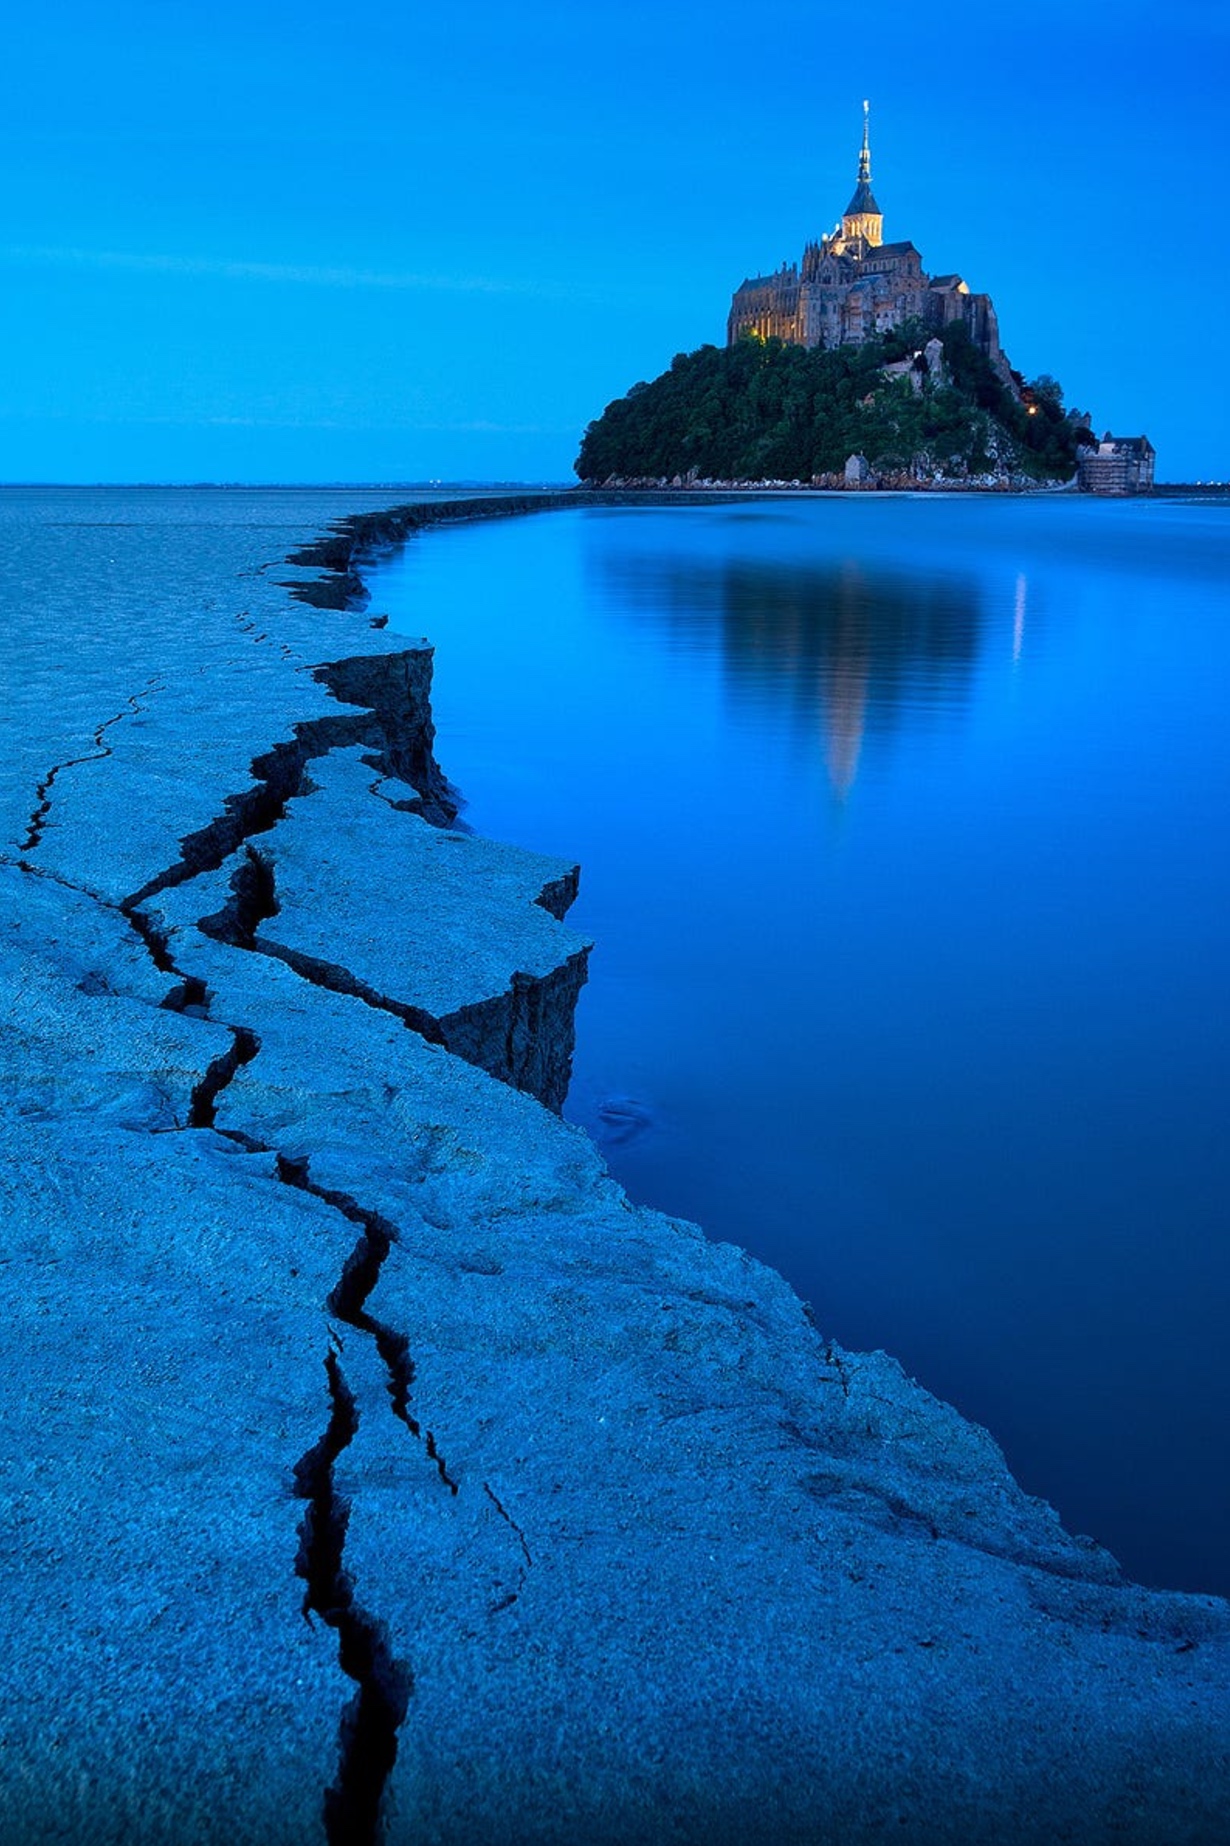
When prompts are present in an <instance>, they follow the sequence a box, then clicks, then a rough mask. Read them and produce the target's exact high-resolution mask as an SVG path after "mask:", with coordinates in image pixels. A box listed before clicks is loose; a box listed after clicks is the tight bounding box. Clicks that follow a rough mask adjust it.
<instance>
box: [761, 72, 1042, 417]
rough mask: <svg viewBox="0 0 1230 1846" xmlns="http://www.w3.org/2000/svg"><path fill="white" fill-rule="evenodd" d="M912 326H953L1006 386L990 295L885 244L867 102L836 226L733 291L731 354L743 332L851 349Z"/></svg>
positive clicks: (907, 246) (908, 250)
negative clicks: (795, 257)
mask: <svg viewBox="0 0 1230 1846" xmlns="http://www.w3.org/2000/svg"><path fill="white" fill-rule="evenodd" d="M912 319H919V320H922V321H924V322H925V323H926V325H927V326H929V327H931V328H933V329H936V330H938V329H940V328H943V327H946V326H949V325H950V324H951V323H952V322H954V321H959V322H961V323H962V324H963V325H964V326H965V327H966V328H967V329H968V331H969V334H970V337H971V339H973V341H974V343H975V345H977V346H978V347H979V348H980V349H981V350H982V351H983V352H984V353H985V354H986V356H987V358H988V359H989V360H990V361H991V363H992V364H993V365H994V367H995V369H996V371H997V372H998V373H999V375H1000V377H1001V378H1002V379H1003V381H1004V383H1005V384H1008V385H1011V376H1010V373H1009V370H1008V363H1007V361H1006V359H1005V358H1004V356H1003V353H1002V352H1001V350H1000V345H999V327H998V324H997V322H996V318H995V309H994V307H993V306H992V304H991V298H990V296H989V295H975V294H972V293H971V292H970V290H969V288H968V287H967V285H966V283H965V282H964V281H963V280H962V278H961V277H960V276H958V275H947V276H929V275H927V274H926V272H925V271H924V269H923V266H922V257H921V256H920V255H919V253H918V251H917V250H916V249H915V248H914V245H913V244H912V243H909V242H908V241H907V242H903V243H891V244H886V243H885V242H884V215H883V213H882V212H881V210H880V207H879V205H878V204H877V203H876V198H875V194H874V193H873V192H872V190H871V139H870V123H869V108H868V104H867V103H864V104H863V145H862V149H861V150H860V153H859V160H858V182H857V184H856V186H855V189H854V196H853V197H852V199H851V200H850V203H849V205H848V206H847V207H846V209H845V211H844V212H843V213H842V215H841V222H840V223H839V224H838V225H837V226H836V227H835V228H834V229H833V231H832V232H831V233H830V234H829V236H827V237H822V238H821V239H820V240H819V242H818V243H809V244H808V245H807V247H806V249H805V250H804V252H803V260H802V263H801V264H799V263H790V264H783V265H782V267H781V268H780V269H779V270H777V271H776V273H775V274H773V275H769V276H752V277H749V278H748V280H747V281H745V282H743V283H742V284H741V285H740V286H739V288H737V289H736V290H735V295H734V299H733V301H732V302H731V306H730V318H729V320H728V322H727V340H728V343H729V344H730V345H731V346H733V345H734V344H735V342H736V341H737V340H740V339H742V338H744V337H745V336H746V335H748V334H752V335H756V336H757V337H759V338H760V339H779V340H785V341H786V342H787V343H788V344H790V345H792V346H826V347H832V346H848V345H853V346H858V345H861V344H862V342H863V341H864V340H867V339H870V338H871V337H872V335H873V334H877V333H884V332H886V331H887V330H888V329H889V328H891V327H898V326H900V325H901V323H902V322H903V321H907V320H912Z"/></svg>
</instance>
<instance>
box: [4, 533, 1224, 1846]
mask: <svg viewBox="0 0 1230 1846" xmlns="http://www.w3.org/2000/svg"><path fill="white" fill-rule="evenodd" d="M556 503H567V504H572V503H573V500H572V497H571V496H558V497H556V498H555V499H549V498H548V497H547V496H543V497H528V496H527V498H526V501H525V503H524V508H522V505H521V503H519V502H515V501H508V500H505V501H503V502H500V501H495V500H480V501H477V502H474V503H470V504H469V506H467V503H461V502H454V503H449V504H448V507H447V512H444V511H442V509H441V507H440V506H439V505H438V504H437V505H436V506H433V507H431V508H429V509H427V512H426V513H423V516H422V517H420V516H419V515H420V513H421V512H422V509H413V508H410V509H398V510H397V512H396V514H395V515H388V516H386V515H379V516H367V517H365V520H362V521H349V522H347V523H346V524H345V525H344V526H343V527H342V528H340V529H339V532H338V533H335V535H334V537H332V538H329V539H326V540H324V541H321V542H320V543H321V547H322V548H323V549H321V548H317V547H311V546H309V547H304V548H301V549H300V550H299V551H298V552H297V553H296V554H295V562H296V564H297V565H298V567H299V568H300V569H303V568H304V567H305V564H307V565H311V566H312V567H313V568H315V567H324V568H327V569H328V570H329V571H330V572H331V573H332V576H331V578H330V580H329V582H328V584H327V585H326V590H327V594H326V593H325V592H323V591H322V593H321V595H319V596H314V597H313V598H312V601H311V603H310V604H309V605H307V606H305V605H304V603H303V600H302V592H303V588H304V585H303V583H299V584H298V585H297V590H298V592H299V595H298V599H296V597H295V596H292V595H288V594H287V592H286V589H285V587H284V586H283V587H279V586H278V584H277V583H276V582H274V581H272V578H273V577H274V575H275V573H276V570H277V568H279V563H278V561H279V558H280V556H281V555H284V553H270V552H269V550H268V548H267V547H266V549H265V551H264V552H263V553H262V554H261V555H259V556H256V557H253V556H250V555H249V554H248V553H246V552H243V547H244V545H245V544H247V545H248V546H251V544H252V542H253V541H251V540H250V539H246V538H245V535H244V534H243V533H242V532H237V533H232V534H230V535H229V540H228V542H229V543H230V545H231V546H232V548H235V547H238V548H239V551H240V552H243V560H244V561H243V571H242V581H243V583H244V585H245V595H246V596H247V598H248V601H247V602H246V603H245V605H244V606H243V607H242V608H238V607H235V608H232V607H231V606H230V605H229V603H227V602H226V601H225V599H224V600H223V603H222V604H221V605H219V604H218V603H217V602H215V603H214V604H213V607H212V608H204V609H202V610H199V611H198V612H197V614H196V618H195V619H194V620H193V621H192V622H190V623H185V622H184V621H183V619H182V610H177V611H168V613H167V617H166V620H165V622H164V623H163V624H162V626H161V627H159V626H158V625H157V624H156V623H155V624H152V625H151V631H150V636H149V640H148V646H147V650H146V651H147V652H148V653H150V655H151V657H150V658H149V659H148V660H147V661H144V662H142V666H143V669H144V670H143V674H142V677H141V678H140V679H138V680H137V681H136V682H135V684H134V685H133V687H132V688H131V689H130V690H129V691H128V692H125V691H124V688H123V687H122V686H121V685H120V684H119V682H118V678H117V671H118V670H117V666H116V662H115V660H114V658H111V657H108V658H102V657H101V655H99V654H97V653H95V654H91V653H90V652H89V649H88V645H87V640H86V639H85V638H83V641H82V652H81V654H80V657H79V659H78V660H77V661H76V662H75V663H74V673H75V675H76V677H77V680H78V682H79V683H80V686H81V688H82V696H81V701H80V703H81V712H80V720H79V730H80V740H79V742H74V740H73V737H72V736H71V735H70V734H69V733H68V732H67V731H66V732H65V735H64V738H63V741H62V743H61V744H58V745H57V748H58V754H57V755H55V756H54V757H53V758H52V759H51V760H49V761H48V762H47V763H46V764H45V765H43V767H42V768H41V769H40V770H39V771H38V773H37V774H34V775H33V776H32V777H31V778H30V781H29V784H28V786H27V787H26V788H25V789H24V790H23V791H21V792H20V794H19V795H17V796H15V797H14V799H13V800H12V801H11V802H10V804H9V807H8V809H7V810H6V812H8V813H9V814H10V816H11V820H10V822H9V823H8V831H9V844H8V847H7V848H6V850H5V854H4V862H3V863H2V864H0V909H2V911H3V931H2V933H0V995H2V996H3V1002H4V1009H5V1022H6V1027H7V1030H6V1034H5V1037H4V1040H3V1051H2V1052H0V1084H2V1086H3V1094H4V1098H5V1110H4V1116H3V1135H4V1141H5V1153H6V1156H7V1157H8V1165H7V1168H6V1177H5V1182H4V1184H5V1195H4V1196H5V1232H4V1238H5V1242H4V1247H3V1249H2V1250H0V1256H3V1257H4V1259H5V1260H4V1261H3V1262H2V1263H0V1288H2V1289H3V1291H4V1297H5V1313H6V1319H7V1324H8V1325H9V1328H10V1333H11V1338H12V1340H13V1342H14V1346H13V1350H14V1351H15V1352H16V1353H18V1354H19V1355H20V1363H19V1364H18V1365H15V1366H13V1367H12V1368H11V1377H10V1383H9V1402H8V1408H7V1413H6V1418H5V1421H4V1424H3V1443H4V1448H3V1450H2V1451H0V1454H2V1481H3V1491H4V1493H5V1495H6V1504H7V1507H8V1508H9V1510H10V1514H11V1520H10V1525H11V1529H12V1530H14V1531H15V1532H16V1533H17V1534H18V1542H19V1545H20V1552H19V1554H18V1558H17V1560H16V1561H15V1563H14V1570H15V1571H16V1570H17V1569H18V1568H20V1573H21V1582H22V1585H23V1597H22V1598H21V1599H20V1603H19V1606H17V1607H16V1608H15V1609H14V1611H12V1612H11V1614H10V1619H9V1622H8V1624H7V1626H6V1635H5V1640H4V1642H3V1643H2V1644H0V1645H3V1647H4V1649H5V1650H6V1652H7V1653H8V1656H9V1658H8V1660H7V1661H6V1666H7V1669H8V1681H9V1683H10V1684H11V1685H12V1686H14V1687H15V1688H16V1693H15V1696H13V1697H11V1698H10V1700H9V1701H8V1702H7V1703H6V1705H5V1706H4V1708H3V1710H2V1711H0V1744H3V1745H4V1746H5V1747H4V1748H3V1749H2V1750H0V1777H3V1778H4V1779H5V1783H6V1786H5V1788H4V1790H3V1798H2V1799H0V1813H3V1814H4V1815H5V1816H7V1817H9V1818H8V1819H7V1820H6V1821H5V1822H3V1823H0V1846H7V1842H8V1841H9V1840H12V1842H13V1846H17V1842H19V1841H20V1842H22V1846H24V1843H25V1842H26V1841H34V1840H39V1839H47V1840H50V1839H53V1838H54V1839H58V1840H68V1841H70V1842H71V1841H74V1840H81V1841H83V1842H84V1841H86V1840H89V1841H91V1842H95V1841H111V1840H114V1841H116V1842H117V1843H118V1842H119V1841H121V1840H125V1841H128V1840H137V1841H144V1840H148V1841H151V1842H153V1841H163V1840H169V1839H174V1840H176V1841H177V1842H179V1841H186V1842H198V1841H200V1842H206V1841H207V1842H214V1841H216V1842H218V1846H222V1842H224V1841H225V1842H227V1846H233V1842H234V1841H236V1840H247V1839H252V1840H256V1839H260V1840H262V1841H266V1840H269V1841H286V1842H288V1843H289V1842H291V1841H294V1842H302V1841H312V1840H316V1841H323V1840H329V1841H333V1842H341V1841H345V1842H347V1846H350V1843H351V1842H363V1841H368V1840H375V1839H377V1838H384V1839H387V1840H388V1841H390V1842H395V1843H396V1846H403V1843H404V1846H410V1843H411V1842H414V1843H415V1846H419V1842H425V1841H426V1842H440V1843H444V1842H448V1843H450V1846H454V1843H455V1846H462V1843H464V1846H472V1843H473V1846H487V1843H488V1842H489V1843H490V1846H495V1843H496V1842H497V1841H498V1842H512V1841H518V1842H519V1841H523V1840H531V1839H532V1840H535V1841H538V1842H549V1841H558V1842H561V1846H562V1843H563V1842H574V1841H576V1840H577V1839H578V1838H586V1839H589V1840H591V1841H593V1842H608V1843H609V1846H617V1843H618V1846H623V1843H625V1842H642V1841H643V1842H650V1841H659V1840H661V1839H664V1838H666V1837H670V1838H671V1839H672V1840H677V1841H681V1842H696V1843H697V1846H699V1843H700V1842H702V1841H704V1842H707V1843H716V1846H722V1843H724V1842H731V1843H733V1842H735V1841H739V1842H750V1843H751V1846H770V1843H772V1846H778V1842H794V1841H797V1842H802V1841H808V1842H820V1841H827V1840H834V1839H839V1840H841V1841H842V1842H843V1846H844V1843H845V1842H854V1843H860V1842H864V1841H866V1842H870V1841H873V1840H875V1841H879V1840H882V1839H883V1838H884V1837H885V1836H886V1834H889V1833H891V1834H892V1835H893V1837H894V1838H896V1839H899V1840H902V1841H905V1842H918V1843H922V1842H926V1843H927V1846H930V1843H931V1842H952V1843H953V1846H958V1843H960V1846H966V1843H967V1842H969V1841H971V1840H978V1841H979V1842H1003V1843H1004V1846H1008V1842H1012V1843H1013V1846H1016V1843H1017V1842H1021V1841H1037V1842H1042V1841H1051V1840H1054V1839H1057V1838H1064V1839H1068V1840H1071V1841H1076V1842H1090V1843H1093V1842H1106V1843H1107V1846H1109V1843H1110V1842H1112V1841H1114V1842H1116V1843H1118V1842H1123V1841H1131V1842H1137V1843H1138V1846H1158V1843H1160V1846H1166V1843H1167V1842H1170V1841H1174V1842H1180V1841H1189V1842H1192V1843H1193V1846H1195V1842H1197V1841H1208V1840H1213V1839H1216V1838H1219V1837H1221V1830H1224V1817H1225V1814H1226V1812H1227V1811H1230V1770H1228V1767H1227V1755H1226V1749H1225V1740H1226V1736H1227V1723H1228V1720H1230V1612H1228V1611H1227V1608H1226V1605H1224V1604H1223V1603H1221V1602H1219V1601H1217V1600H1216V1599H1213V1598H1207V1597H1191V1596H1170V1595H1165V1594H1161V1593H1155V1592H1149V1591H1145V1590H1141V1589H1138V1588H1135V1587H1133V1586H1131V1585H1125V1584H1124V1583H1123V1582H1122V1580H1121V1577H1120V1573H1119V1571H1118V1569H1117V1567H1116V1565H1115V1563H1114V1561H1113V1560H1112V1559H1111V1558H1110V1557H1109V1556H1108V1555H1107V1554H1106V1553H1105V1552H1104V1551H1102V1550H1100V1549H1099V1548H1098V1547H1097V1546H1096V1545H1093V1544H1091V1543H1090V1542H1089V1541H1087V1540H1082V1539H1077V1538H1072V1537H1070V1536H1069V1535H1068V1534H1066V1533H1065V1532H1064V1531H1063V1530H1062V1528H1061V1526H1060V1525H1059V1522H1058V1520H1057V1518H1056V1517H1055V1515H1054V1513H1053V1512H1052V1511H1051V1509H1050V1508H1048V1507H1046V1506H1044V1505H1043V1504H1042V1503H1040V1502H1038V1501H1036V1500H1033V1499H1030V1498H1029V1497H1028V1496H1027V1495H1025V1494H1023V1493H1022V1492H1021V1490H1020V1489H1019V1488H1018V1487H1017V1485H1016V1484H1015V1482H1014V1481H1013V1480H1012V1478H1011V1476H1010V1475H1009V1474H1008V1471H1007V1469H1006V1467H1005V1465H1004V1462H1003V1458H1002V1456H1001V1455H1000V1453H999V1451H998V1449H997V1448H996V1446H995V1444H994V1443H993V1441H992V1440H991V1438H990V1437H989V1436H987V1435H986V1433H985V1432H984V1431H981V1430H979V1429H977V1428H976V1427H974V1426H973V1425H970V1424H969V1423H966V1422H965V1421H964V1420H963V1419H961V1418H960V1417H959V1416H957V1414H956V1413H955V1412H954V1411H952V1410H951V1409H949V1408H947V1407H946V1406H944V1405H942V1404H940V1403H938V1402H937V1401H936V1400H935V1399H933V1398H931V1397H929V1396H928V1395H927V1394H926V1393H925V1392H923V1391H921V1390H920V1389H919V1388H918V1387H917V1386H916V1385H914V1384H912V1383H911V1382H910V1381H909V1380H908V1379H906V1378H905V1377H904V1376H903V1374H902V1373H901V1371H900V1369H899V1367H897V1366H896V1365H895V1363H894V1362H893V1361H892V1360H890V1359H888V1358H886V1357H885V1356H884V1355H883V1354H873V1355H856V1354H847V1353H843V1352H841V1351H840V1349H838V1348H837V1347H836V1346H834V1345H833V1343H832V1342H831V1341H829V1340H828V1339H827V1338H826V1337H825V1336H824V1334H823V1332H822V1331H821V1330H819V1329H818V1328H817V1327H816V1326H815V1325H813V1323H812V1320H811V1318H810V1317H809V1315H808V1313H807V1312H806V1311H805V1310H804V1309H803V1307H802V1305H801V1304H800V1303H799V1301H798V1300H797V1299H796V1297H795V1296H794V1295H793V1294H792V1292H791V1291H790V1290H789V1288H788V1287H787V1286H786V1284H785V1283H784V1282H783V1281H782V1280H781V1278H779V1277H778V1276H776V1275H775V1274H773V1272H771V1271H769V1270H767V1269H765V1268H764V1267H762V1266H761V1265H760V1264H758V1263H756V1262H754V1261H753V1260H752V1259H751V1258H750V1257H749V1256H747V1255H746V1253H745V1252H743V1251H741V1250H737V1249H734V1248H732V1247H729V1246H721V1245H714V1244H710V1243H708V1242H707V1241H705V1239H704V1238H703V1237H702V1236H701V1235H700V1233H699V1232H697V1231H696V1230H695V1229H694V1228H693V1227H691V1226H688V1225H685V1224H681V1223H678V1222H676V1221H674V1220H671V1219H668V1218H665V1217H662V1216H661V1215H659V1214H656V1213H653V1212H649V1211H644V1210H641V1209H639V1208H637V1207H635V1206H633V1205H632V1204H631V1203H630V1202H629V1201H628V1200H627V1198H626V1197H625V1196H624V1195H623V1194H622V1193H621V1192H620V1190H619V1189H618V1188H617V1187H616V1186H615V1185H614V1184H613V1182H612V1181H611V1180H610V1178H609V1177H608V1176H607V1174H606V1173H605V1171H604V1169H603V1167H602V1164H601V1162H600V1160H599V1158H598V1156H597V1154H596V1152H595V1150H594V1148H593V1147H592V1145H591V1144H590V1143H589V1141H588V1140H587V1139H586V1138H585V1136H584V1135H582V1134H581V1133H580V1132H579V1131H578V1130H576V1129H574V1128H572V1127H570V1126H568V1125H567V1124H566V1123H564V1122H563V1121H562V1120H561V1119H560V1118H559V1116H558V1115H557V1114H555V1113H553V1112H552V1107H544V1106H543V1104H544V1103H546V1104H548V1105H552V1106H557V1105H558V1103H559V1102H560V1101H561V1100H562V1096H563V1092H564V1089H565V1088H566V1083H567V1067H568V1061H569V1056H570V1049H571V1030H572V1007H573V1003H574V1001H575V996H576V990H577V988H578V986H579V984H580V981H581V980H582V979H583V978H584V968H585V956H586V951H587V945H585V944H584V943H582V942H580V941H579V940H578V939H577V938H576V937H575V936H573V935H572V934H571V933H570V932H569V931H568V930H567V928H566V927H565V926H564V925H563V923H562V922H561V920H560V919H561V918H562V917H563V916H564V914H565V913H566V911H567V908H568V905H569V903H570V902H571V901H572V898H573V896H574V895H575V891H576V873H575V868H573V867H571V866H568V865H566V864H561V863H559V862H556V861H551V860H544V859H541V858H540V857H538V856H536V855H532V854H527V853H523V852H520V851H518V850H516V849H513V848H509V847H503V846H498V845H495V844H492V843H491V842H486V841H482V840H477V839H475V838H473V837H472V836H469V835H463V834H460V833H456V832H453V831H451V830H450V829H449V827H448V825H447V822H448V821H449V819H450V818H451V815H452V808H451V805H450V800H449V791H448V785H447V782H446V781H445V779H444V777H443V776H442V775H441V773H440V771H439V769H438V768H437V766H436V764H435V761H434V756H433V754H432V738H433V733H432V727H431V718H430V708H429V699H428V692H429V679H430V649H429V648H428V647H427V646H426V644H424V646H422V647H420V648H415V647H409V648H408V647H407V646H406V645H405V643H404V642H401V641H396V640H394V639H391V638H389V637H388V636H387V635H386V634H384V633H383V632H382V631H373V630H372V629H371V628H370V626H369V625H368V624H367V622H366V620H365V618H363V616H362V615H361V614H359V613H358V612H356V611H355V610H354V609H353V608H351V607H349V606H348V605H349V604H350V603H351V602H353V600H354V595H355V580H354V563H355V559H356V557H357V556H360V555H361V554H362V552H363V551H364V550H365V549H366V550H370V548H371V547H372V546H373V545H374V544H379V543H387V542H392V541H394V540H395V539H397V538H398V537H400V536H402V535H404V533H405V532H407V531H411V530H414V529H416V528H417V526H418V525H421V524H423V523H426V522H427V513H430V515H431V516H432V517H441V516H447V517H450V518H456V517H463V516H467V513H468V511H473V512H474V514H475V516H488V517H489V516H493V515H494V514H495V513H496V512H497V511H499V512H512V511H519V510H531V509H532V510H546V508H547V507H548V505H550V504H556ZM408 514H413V515H414V517H413V518H407V517H406V516H407V515H408ZM218 542H219V543H221V542H222V541H221V540H219V541H218ZM270 564H272V565H273V566H274V567H275V569H274V570H273V571H271V570H269V569H268V568H265V567H267V566H269V565H270ZM258 566H260V567H261V568H260V569H259V570H258V568H257V567H258ZM217 574H218V581H219V582H224V581H227V580H228V579H230V580H232V581H233V580H234V579H235V577H236V574H237V567H236V558H235V557H234V556H232V555H231V554H230V553H227V554H226V555H225V556H220V557H219V559H218V561H217ZM424 619H425V621H426V622H427V624H428V625H430V617H429V613H427V612H425V616H424ZM95 626H97V624H95ZM57 736H58V733H57ZM33 754H34V753H33V750H32V749H31V750H29V751H28V752H27V755H26V757H23V758H22V761H23V762H24V761H26V760H30V761H32V760H33ZM818 1318H819V1320H820V1321H821V1322H823V1308H822V1306H821V1310H820V1313H819V1316H818ZM4 1826H7V1827H8V1829H9V1830H8V1832H7V1833H5V1832H4V1831H3V1827H4Z"/></svg>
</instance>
